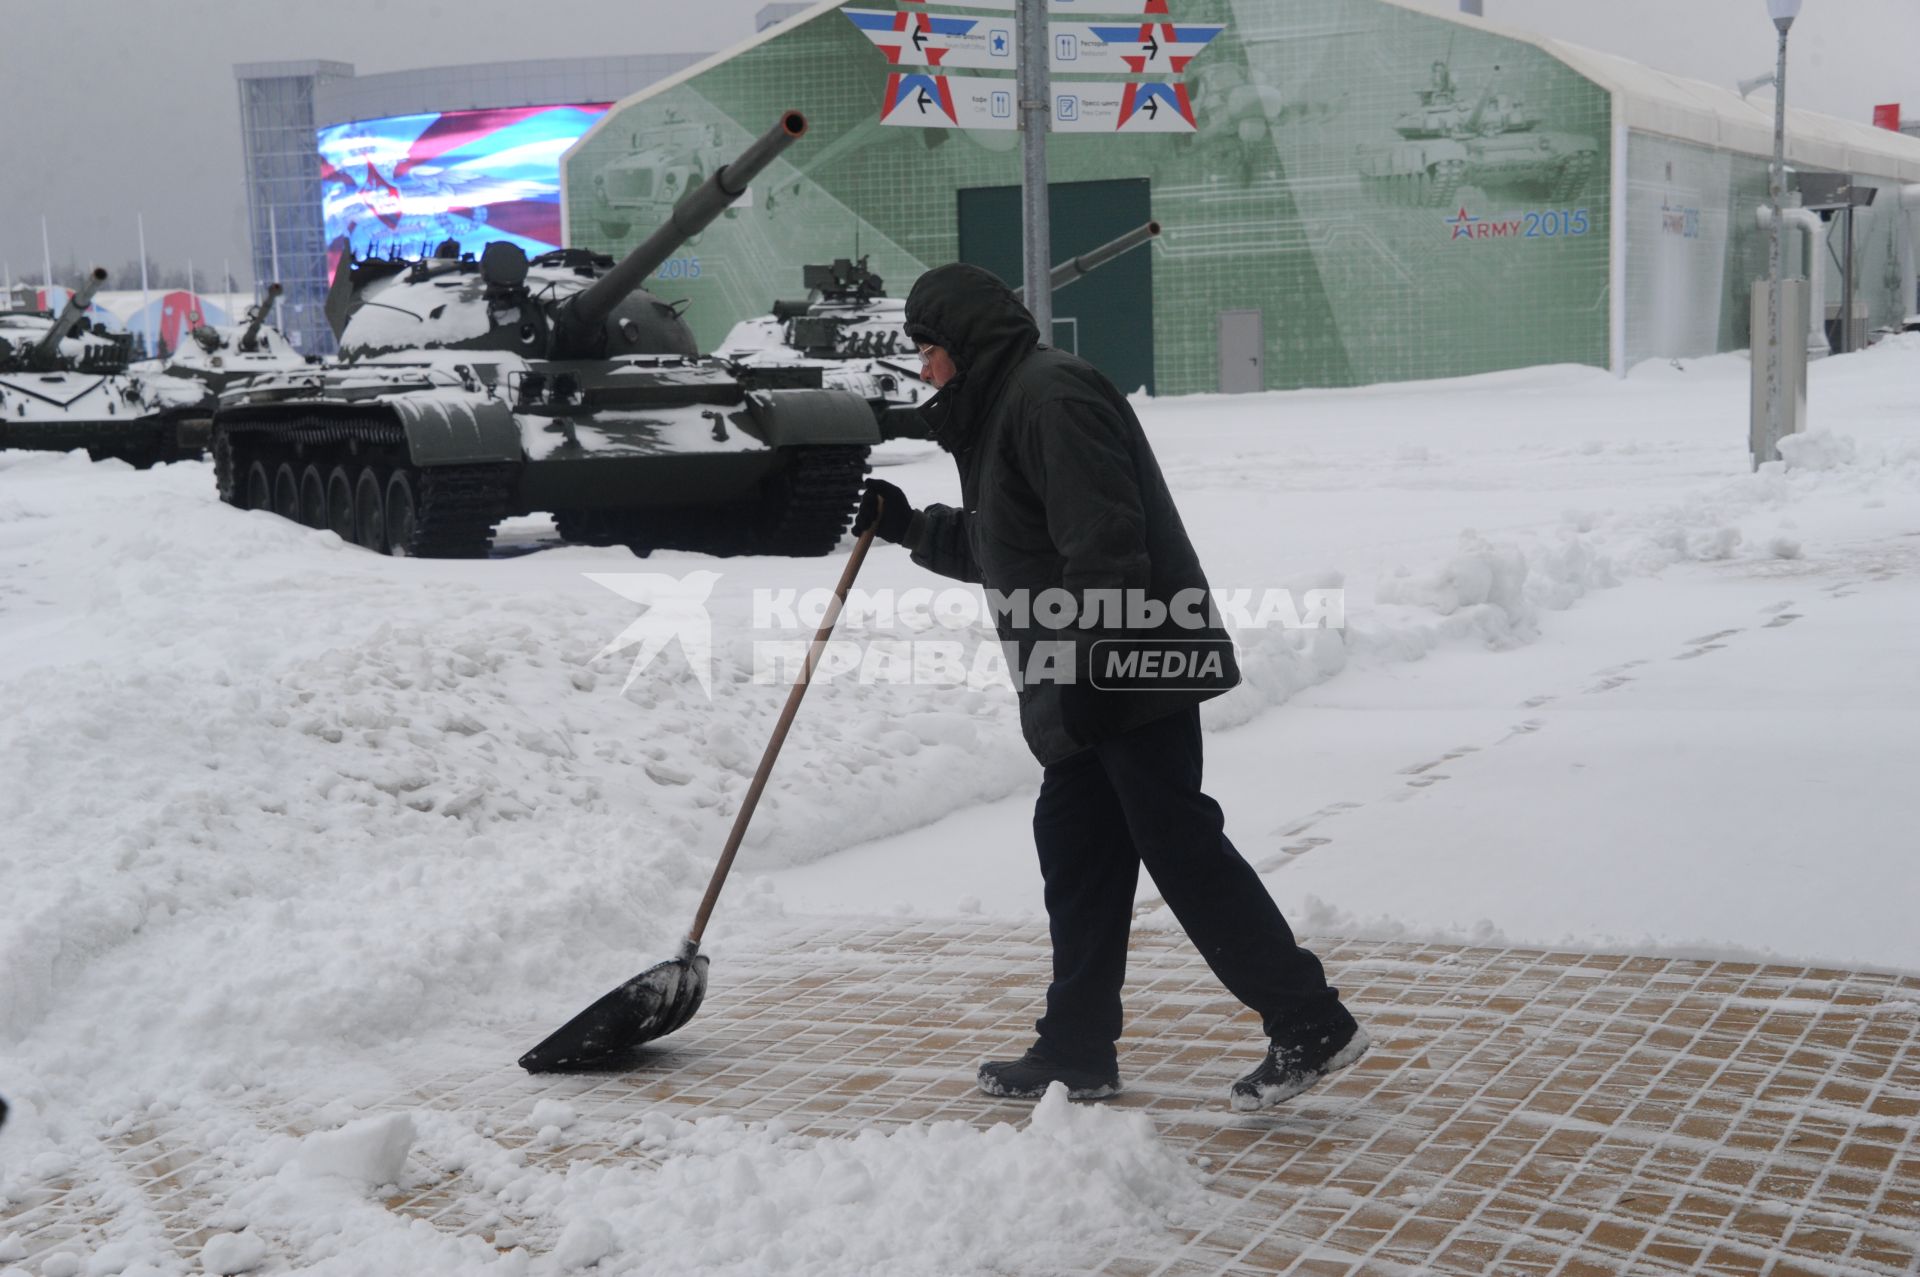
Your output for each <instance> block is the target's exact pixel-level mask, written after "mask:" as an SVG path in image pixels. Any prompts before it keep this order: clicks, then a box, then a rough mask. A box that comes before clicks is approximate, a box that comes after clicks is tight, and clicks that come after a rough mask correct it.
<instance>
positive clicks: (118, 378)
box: [0, 271, 212, 469]
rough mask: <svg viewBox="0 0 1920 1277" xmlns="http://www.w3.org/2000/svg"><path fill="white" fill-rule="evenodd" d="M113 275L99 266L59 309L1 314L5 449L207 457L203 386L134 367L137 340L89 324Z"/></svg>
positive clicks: (0, 418)
mask: <svg viewBox="0 0 1920 1277" xmlns="http://www.w3.org/2000/svg"><path fill="white" fill-rule="evenodd" d="M106 277H107V276H106V272H105V271H95V272H94V273H93V275H92V276H91V277H90V278H89V279H88V280H87V281H86V282H85V283H84V284H83V285H82V286H81V288H80V289H79V291H77V292H76V293H75V294H74V295H73V297H72V298H71V299H70V300H69V301H68V303H67V305H66V306H65V307H64V308H63V310H62V311H61V313H60V314H58V315H53V314H46V313H42V312H11V313H0V449H8V450H23V451H40V452H71V451H74V450H76V449H85V450H86V453H87V455H88V456H90V457H92V458H93V459H94V460H96V461H101V460H106V459H108V458H113V459H117V460H121V461H126V462H129V463H130V464H132V465H134V466H137V467H140V468H142V469H145V468H146V467H148V466H151V465H154V464H156V463H158V462H163V461H184V460H190V459H192V458H196V457H199V456H201V455H202V454H203V453H204V451H205V448H206V439H207V425H208V422H209V421H210V419H211V415H212V411H211V404H210V403H209V402H208V399H207V396H206V395H205V394H204V392H203V390H202V388H201V387H200V386H199V385H198V384H196V383H194V382H192V381H186V380H182V379H180V378H177V377H171V376H168V375H166V374H164V373H161V372H159V371H157V370H156V371H151V372H132V371H129V367H128V356H129V352H130V347H131V339H130V338H129V337H127V336H126V335H125V334H119V335H110V334H107V333H104V332H99V331H96V330H94V329H93V328H92V325H91V324H90V323H89V322H88V321H86V319H85V317H84V316H85V312H86V309H87V304H88V303H89V302H90V301H91V300H92V297H93V294H94V292H95V291H96V290H97V289H98V288H99V287H100V285H101V284H102V283H104V282H105V280H106Z"/></svg>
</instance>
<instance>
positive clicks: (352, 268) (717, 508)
mask: <svg viewBox="0 0 1920 1277" xmlns="http://www.w3.org/2000/svg"><path fill="white" fill-rule="evenodd" d="M805 131H806V119H805V117H804V116H802V115H801V114H800V113H799V112H797V111H791V112H788V113H786V114H785V115H783V116H782V117H781V118H780V120H779V122H778V123H777V124H775V125H774V126H773V127H772V128H771V129H769V130H768V131H767V132H766V133H765V134H764V135H762V136H761V137H760V138H759V139H757V140H756V141H754V142H753V143H752V144H751V145H750V146H748V147H747V149H746V150H745V151H744V152H743V153H742V154H741V155H740V156H739V157H738V158H737V159H735V160H734V161H733V163H731V164H728V165H725V166H722V167H719V168H717V169H716V170H715V172H714V173H713V174H712V175H711V176H710V177H708V178H707V179H706V181H705V182H704V183H702V184H701V185H700V186H699V187H698V188H697V189H695V190H694V191H693V192H691V193H689V194H688V195H686V196H685V197H684V198H683V199H682V200H681V201H680V203H679V204H678V205H677V206H675V208H674V209H673V210H672V212H671V214H670V215H669V216H668V218H667V219H666V223H665V224H664V225H662V226H661V227H659V228H658V229H657V230H656V231H654V233H653V234H652V235H650V236H649V237H648V238H647V239H646V240H645V241H644V242H642V243H641V244H640V245H639V246H638V247H636V248H635V249H634V250H633V251H632V252H631V253H629V254H627V256H626V257H625V258H623V259H622V260H621V261H619V262H618V263H615V262H614V261H613V260H612V259H611V258H608V257H604V256H598V255H595V254H592V253H588V252H585V251H582V250H578V249H558V250H555V251H553V252H550V253H544V254H542V255H541V256H539V257H538V258H535V259H534V260H533V261H531V262H529V261H528V260H527V257H526V255H525V253H524V252H522V251H521V250H520V249H519V248H518V247H517V246H515V245H513V244H512V243H509V242H505V241H496V242H494V243H492V244H489V245H488V246H487V248H486V251H485V252H484V253H482V254H481V255H480V258H479V260H478V261H475V260H473V258H472V256H471V255H470V254H469V255H465V256H461V255H458V249H457V246H451V245H443V246H442V250H441V255H436V256H435V257H432V258H426V259H422V260H418V261H400V260H388V261H368V262H360V263H357V264H356V263H354V262H352V261H351V260H349V259H343V260H342V264H341V267H340V270H339V271H338V272H337V273H336V275H335V277H334V283H333V287H332V289H331V290H330V292H329V294H328V299H327V311H328V318H329V320H330V321H331V322H332V323H333V324H334V326H335V330H336V332H337V333H338V334H339V337H340V347H341V351H342V354H343V356H344V357H345V362H343V363H341V364H338V365H325V366H321V367H316V368H309V369H305V370H303V371H300V372H297V373H292V374H281V375H277V376H267V377H257V378H255V379H254V380H253V381H251V382H249V383H248V384H246V385H244V386H241V387H237V388H235V389H233V390H230V391H228V392H227V394H226V395H225V396H224V397H223V398H222V401H221V406H220V409H219V411H218V412H217V413H216V414H215V416H214V422H213V454H214V465H215V473H216V477H217V479H218V482H219V485H220V495H221V496H222V498H224V499H225V500H227V501H229V502H231V503H232V504H234V505H238V506H242V507H245V508H248V509H264V510H272V511H274V512H275V513H277V514H280V515H282V516H284V517H286V518H290V519H297V520H299V521H301V522H303V523H306V524H309V525H310V526H313V527H328V528H332V529H333V530H334V531H335V532H337V533H338V534H339V535H340V536H341V537H343V538H346V539H348V540H351V541H354V542H357V543H358V544H360V545H363V546H365V547H367V548H368V549H371V550H376V551H385V552H390V553H393V554H404V555H428V556H433V557H478V556H483V555H485V554H486V553H487V551H488V548H489V546H490V544H491V542H492V539H493V533H494V527H495V525H496V524H497V523H498V522H499V521H500V520H501V519H502V518H505V517H507V516H509V515H515V514H528V513H532V512H535V511H549V512H551V513H552V514H553V516H554V522H555V525H556V526H557V528H558V529H559V532H560V535H561V536H562V537H563V538H565V539H567V540H569V541H580V542H586V543H589V544H595V545H615V544H624V545H628V546H631V547H633V548H634V549H635V550H636V551H638V552H641V553H644V552H646V551H648V550H651V549H654V548H674V549H689V550H700V551H705V552H708V553H718V554H730V553H778V554H824V553H826V552H827V551H828V550H830V549H832V548H833V546H834V544H835V543H836V542H837V541H838V540H839V537H840V534H841V532H842V530H843V529H844V528H845V526H846V523H847V520H848V517H849V516H850V515H851V514H852V512H853V509H854V505H855V503H856V501H857V498H858V495H859V489H860V484H861V480H862V476H863V475H864V473H865V471H866V462H867V449H868V447H869V446H870V445H872V444H874V443H877V442H878V441H879V438H880V432H879V430H878V428H877V427H876V426H875V424H874V419H873V413H872V411H871V410H870V409H869V408H868V407H867V405H866V403H865V402H864V401H863V400H861V399H860V398H858V397H857V396H855V395H851V394H848V393H847V392H845V391H839V390H826V389H769V388H754V387H750V386H748V385H746V384H743V383H742V382H741V380H740V379H739V378H738V377H737V376H735V375H734V374H733V373H732V372H731V371H730V370H729V369H728V368H727V366H726V365H725V364H724V363H722V362H720V361H718V360H715V359H711V358H708V357H705V356H703V355H701V353H700V352H699V350H698V349H697V348H696V346H695V342H694V338H693V334H692V332H691V330H689V328H688V327H687V325H686V324H685V322H683V321H682V319H681V316H680V310H679V308H678V307H676V306H673V305H669V304H668V303H666V302H663V301H661V300H660V299H658V298H656V297H654V296H653V295H652V294H650V293H648V292H647V291H645V289H644V288H643V287H642V284H643V283H644V281H645V280H646V278H647V277H648V276H649V275H650V274H651V273H652V272H654V271H655V270H657V269H659V267H660V264H661V263H662V262H664V261H666V260H667V259H668V258H669V257H671V256H672V254H673V253H674V252H675V251H676V249H677V248H678V247H679V245H680V244H682V243H683V242H685V240H686V238H687V237H688V236H690V235H694V234H697V233H698V232H699V231H700V230H701V229H702V228H703V227H705V226H707V225H708V224H710V223H711V222H712V221H713V219H714V218H716V217H718V216H719V215H720V214H721V212H722V211H723V210H724V209H725V208H726V207H727V205H729V204H730V203H732V202H733V201H734V200H735V199H737V198H738V197H739V196H740V195H741V193H742V192H744V191H745V190H746V188H747V183H748V182H750V181H752V180H753V178H754V177H755V176H756V175H757V174H758V173H759V172H760V171H761V170H762V169H764V168H765V167H766V166H767V165H768V164H769V163H771V162H772V161H773V159H774V158H775V157H776V156H777V155H779V153H780V152H781V151H783V150H785V149H786V148H787V147H788V146H790V145H791V144H792V143H793V142H795V141H796V140H798V139H799V137H800V136H801V134H802V133H804V132H805Z"/></svg>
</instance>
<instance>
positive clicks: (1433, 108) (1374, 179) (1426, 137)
mask: <svg viewBox="0 0 1920 1277" xmlns="http://www.w3.org/2000/svg"><path fill="white" fill-rule="evenodd" d="M1496 81H1497V76H1496V77H1495V78H1490V79H1489V80H1488V81H1487V85H1486V88H1485V89H1483V90H1482V91H1481V94H1480V98H1479V100H1478V101H1477V102H1475V103H1474V105H1473V106H1471V107H1468V106H1467V105H1466V104H1464V103H1463V102H1462V101H1461V100H1460V97H1459V94H1458V92H1457V90H1456V86H1455V84H1454V80H1453V70H1452V67H1451V66H1450V65H1449V64H1448V63H1447V62H1444V61H1441V62H1436V63H1434V64H1433V78H1432V80H1431V81H1430V82H1429V84H1428V86H1427V87H1426V88H1424V89H1422V90H1420V107H1419V109H1418V110H1415V111H1410V112H1408V113H1407V114H1405V115H1403V116H1401V117H1400V118H1399V119H1398V120H1395V121H1394V125H1393V130H1394V132H1396V133H1398V134H1399V135H1400V141H1398V142H1395V143H1392V144H1390V145H1387V146H1365V147H1362V148H1361V150H1360V176H1361V178H1362V181H1363V182H1364V184H1365V185H1367V186H1369V187H1372V188H1373V189H1375V190H1376V191H1378V192H1380V193H1381V194H1383V195H1384V196H1386V197H1387V198H1388V199H1390V200H1392V201H1394V202H1396V203H1402V204H1411V205H1415V206H1420V207H1427V208H1444V207H1446V206H1448V205H1450V204H1451V203H1452V202H1453V200H1454V196H1455V194H1456V193H1457V192H1458V191H1459V189H1460V187H1462V186H1474V187H1478V188H1479V189H1480V190H1481V191H1483V192H1485V193H1487V194H1488V195H1492V196H1495V197H1506V196H1509V195H1512V196H1519V197H1522V198H1529V199H1539V200H1543V201H1545V202H1547V203H1554V204H1559V203H1565V202H1566V201H1568V200H1571V199H1573V198H1574V197H1575V196H1577V195H1579V194H1580V192H1581V191H1582V190H1584V189H1585V187H1586V184H1587V179H1588V177H1589V176H1590V175H1591V174H1592V173H1593V170H1594V166H1595V165H1596V164H1597V163H1598V159H1599V146H1598V144H1597V143H1596V142H1595V141H1594V140H1593V139H1592V138H1590V137H1579V136H1576V135H1574V134H1571V133H1554V132H1543V131H1536V128H1537V126H1538V124H1539V122H1540V121H1539V117H1538V116H1536V115H1534V114H1532V113H1531V112H1529V111H1528V110H1527V106H1526V103H1525V101H1524V100H1522V99H1520V98H1516V97H1510V96H1508V95H1506V94H1503V93H1496V92H1495V91H1494V88H1495V84H1496Z"/></svg>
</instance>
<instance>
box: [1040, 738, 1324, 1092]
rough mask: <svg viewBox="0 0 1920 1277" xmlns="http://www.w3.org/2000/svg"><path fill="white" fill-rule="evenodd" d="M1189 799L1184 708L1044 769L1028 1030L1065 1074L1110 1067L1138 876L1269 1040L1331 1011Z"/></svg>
mask: <svg viewBox="0 0 1920 1277" xmlns="http://www.w3.org/2000/svg"><path fill="white" fill-rule="evenodd" d="M1224 825H1225V821H1224V818H1223V817H1222V816H1221V814H1220V804H1218V803H1216V802H1214V801H1213V799H1211V798H1209V797H1207V796H1206V795H1205V794H1203V793H1201V792H1200V710H1199V707H1198V706H1195V707H1193V708H1190V709H1186V710H1182V711H1180V712H1179V713H1176V714H1173V715H1171V716H1169V717H1167V718H1163V719H1159V720H1157V721H1155V722H1151V723H1148V724H1146V725H1145V726H1144V727H1138V728H1135V729H1134V730H1133V731H1130V732H1127V733H1125V734H1123V735H1120V736H1115V737H1113V738H1111V739H1109V740H1105V741H1102V742H1101V743H1099V744H1098V745H1095V746H1093V747H1092V748H1091V749H1086V750H1083V751H1081V752H1080V753H1078V754H1075V755H1074V756H1072V757H1071V758H1068V759H1066V760H1065V761H1063V762H1059V763H1055V764H1054V765H1053V766H1051V767H1049V768H1047V770H1046V776H1045V779H1044V780H1043V781H1042V782H1041V785H1040V799H1039V801H1038V802H1036V803H1035V804H1034V809H1033V838H1034V843H1035V845H1036V846H1037V847H1038V848H1039V851H1040V872H1041V874H1042V875H1043V876H1044V877H1045V879H1046V884H1047V919H1048V922H1049V924H1050V926H1051V929H1052V933H1053V983H1052V984H1051V985H1050V986H1048V988H1047V1011H1046V1014H1045V1015H1044V1016H1043V1017H1041V1019H1040V1021H1039V1023H1038V1025H1037V1026H1036V1027H1037V1028H1038V1029H1039V1031H1040V1042H1041V1045H1042V1047H1043V1048H1044V1049H1045V1050H1046V1051H1047V1052H1048V1053H1049V1054H1050V1055H1052V1056H1054V1057H1055V1058H1056V1059H1058V1060H1060V1061H1061V1062H1062V1063H1065V1064H1073V1065H1077V1066H1079V1067H1082V1068H1093V1069H1110V1068H1111V1067H1112V1066H1113V1064H1114V1061H1115V1049H1114V1044H1115V1043H1116V1042H1117V1041H1118V1040H1119V1038H1120V987H1121V984H1122V983H1123V982H1124V980H1125V978H1126V970H1127V936H1128V933H1129V931H1130V930H1131V929H1132V924H1133V895H1134V888H1135V886H1136V884H1137V883H1138V881H1139V876H1140V866H1141V864H1143V863H1144V864H1145V865H1146V867H1147V872H1148V873H1149V874H1151V875H1153V881H1154V885H1155V886H1156V887H1158V888H1159V890H1160V894H1161V896H1162V897H1163V898H1165V900H1166V902H1167V905H1168V907H1169V908H1171V909H1172V910H1173V914H1174V917H1176V918H1178V919H1179V921H1180V925H1181V926H1182V927H1183V928H1184V929H1185V930H1186V933H1187V935H1188V937H1190V938H1191V939H1192V940H1193V943H1194V945H1195V946H1196V947H1197V948H1198V949H1199V950H1200V953H1201V956H1203V957H1204V958H1206V960H1207V965H1208V966H1210V967H1212V968H1213V973H1214V974H1215V975H1216V976H1218V977H1220V983H1222V984H1224V985H1225V986H1226V987H1227V990H1228V991H1229V992H1230V993H1232V994H1233V996H1234V997H1236V998H1239V999H1240V1000H1241V1001H1242V1002H1244V1003H1246V1004H1247V1005H1248V1006H1249V1007H1252V1008H1253V1009H1254V1010H1255V1011H1257V1012H1258V1013H1259V1014H1260V1018H1261V1021H1262V1023H1263V1024H1264V1026H1265V1028H1266V1031H1267V1033H1268V1035H1269V1036H1271V1035H1272V1034H1274V1033H1277V1032H1280V1031H1281V1030H1283V1029H1284V1028H1285V1027H1286V1026H1287V1025H1289V1024H1300V1023H1310V1022H1312V1021H1314V1020H1316V1019H1319V1018H1322V1017H1325V1016H1326V1015H1328V1014H1329V1013H1330V1012H1332V1010H1333V1007H1334V1006H1335V1004H1337V1002H1338V1001H1339V993H1338V991H1337V990H1335V989H1333V988H1332V987H1330V986H1329V985H1328V984H1327V978H1326V973H1325V972H1324V971H1322V970H1321V967H1320V960H1319V959H1318V958H1316V957H1314V956H1313V954H1312V953H1310V952H1308V951H1307V950H1305V949H1302V948H1301V947H1300V946H1299V945H1298V944H1296V943H1295V942H1294V938H1293V931H1292V929H1291V928H1289V927H1288V926H1287V920H1286V919H1285V918H1283V917H1282V916H1281V915H1280V909H1279V906H1277V905H1275V904H1274V902H1273V897H1272V896H1270V895H1268V894H1267V889H1266V887H1265V886H1264V885H1263V884H1262V883H1261V881H1260V877H1259V875H1258V874H1256V873H1254V871H1253V866H1251V865H1249V864H1248V863H1247V862H1246V861H1245V860H1243V859H1241V858H1240V853H1239V852H1238V851H1235V850H1234V846H1233V843H1231V842H1230V841H1228V839H1227V835H1226V833H1225V829H1224Z"/></svg>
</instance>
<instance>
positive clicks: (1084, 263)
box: [1013, 222, 1160, 300]
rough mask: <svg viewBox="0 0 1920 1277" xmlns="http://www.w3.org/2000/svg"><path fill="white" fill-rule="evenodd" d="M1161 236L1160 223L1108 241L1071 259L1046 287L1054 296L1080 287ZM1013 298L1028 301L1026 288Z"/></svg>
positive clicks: (1051, 274) (1050, 275) (1052, 274)
mask: <svg viewBox="0 0 1920 1277" xmlns="http://www.w3.org/2000/svg"><path fill="white" fill-rule="evenodd" d="M1159 233H1160V223H1159V222H1146V223H1143V224H1142V225H1139V226H1136V227H1134V228H1133V229H1132V230H1130V231H1128V232H1127V233H1126V234H1124V235H1122V236H1120V237H1119V238H1117V239H1113V240H1109V241H1108V242H1106V243H1104V244H1102V245H1100V247H1098V248H1095V249H1091V250H1089V251H1087V252H1084V253H1082V254H1080V255H1079V256H1078V257H1069V258H1068V259H1067V260H1066V261H1064V262H1061V263H1060V264H1059V265H1058V266H1055V267H1054V268H1053V270H1052V271H1051V272H1049V273H1048V276H1047V286H1048V287H1049V288H1050V289H1052V290H1053V291H1054V292H1058V291H1060V290H1061V289H1062V288H1065V287H1066V286H1067V285H1068V284H1073V283H1078V282H1079V281H1080V280H1082V279H1085V278H1086V277H1087V276H1088V275H1091V274H1092V273H1093V272H1094V271H1097V270H1099V269H1100V268H1101V267H1102V266H1105V265H1106V264H1107V263H1108V262H1110V261H1112V260H1113V259H1114V258H1116V257H1119V256H1121V255H1122V254H1125V253H1131V252H1132V251H1133V250H1134V249H1136V248H1138V247H1140V245H1142V244H1144V243H1146V242H1147V241H1148V240H1150V239H1152V238H1154V237H1155V236H1157V235H1158V234H1159ZM1013 294H1014V296H1016V297H1019V298H1021V299H1022V300H1025V297H1026V288H1025V286H1024V285H1023V286H1022V287H1020V288H1016V289H1014V290H1013Z"/></svg>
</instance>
